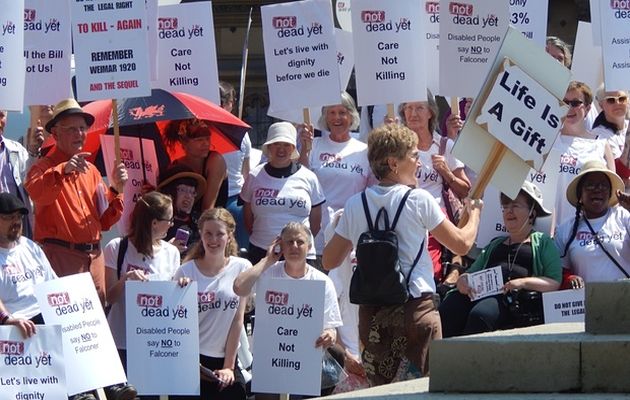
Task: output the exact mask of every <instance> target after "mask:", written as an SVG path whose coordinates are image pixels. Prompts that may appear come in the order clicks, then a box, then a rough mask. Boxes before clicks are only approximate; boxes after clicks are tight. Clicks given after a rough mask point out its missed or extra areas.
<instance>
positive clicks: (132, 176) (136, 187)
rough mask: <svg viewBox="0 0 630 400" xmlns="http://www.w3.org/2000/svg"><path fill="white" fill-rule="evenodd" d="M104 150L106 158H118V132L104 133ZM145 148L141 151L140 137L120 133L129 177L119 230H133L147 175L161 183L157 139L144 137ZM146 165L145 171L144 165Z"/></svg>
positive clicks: (150, 179) (123, 232)
mask: <svg viewBox="0 0 630 400" xmlns="http://www.w3.org/2000/svg"><path fill="white" fill-rule="evenodd" d="M100 140H101V150H102V151H103V159H104V160H114V159H115V152H114V136H111V135H101V136H100ZM142 150H143V151H142V152H140V138H136V137H129V136H121V137H120V160H121V161H122V162H123V163H124V164H125V168H127V175H128V177H129V179H127V182H126V183H125V187H124V189H123V193H125V196H124V197H123V203H124V205H123V214H122V216H121V217H120V220H119V221H118V222H117V228H118V232H120V234H121V235H126V234H127V233H128V232H129V225H130V223H131V212H132V211H133V209H134V208H135V207H136V202H137V201H138V197H139V196H141V195H142V185H144V176H146V179H147V183H149V184H151V185H153V186H154V187H157V179H158V176H159V174H160V171H159V166H158V161H157V155H156V153H155V143H154V142H153V140H151V139H142ZM142 156H144V167H143V166H142V158H143V157H142ZM143 168H144V175H143V173H142V169H143ZM106 170H107V180H108V182H111V181H112V177H111V173H112V171H111V165H108V164H107V163H106Z"/></svg>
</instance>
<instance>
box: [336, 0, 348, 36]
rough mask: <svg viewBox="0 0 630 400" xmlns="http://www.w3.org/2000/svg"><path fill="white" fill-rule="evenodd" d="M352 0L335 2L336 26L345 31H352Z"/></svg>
mask: <svg viewBox="0 0 630 400" xmlns="http://www.w3.org/2000/svg"><path fill="white" fill-rule="evenodd" d="M351 3H352V0H343V1H340V0H339V1H336V2H335V7H336V8H335V18H336V19H337V22H338V24H339V25H338V26H339V27H340V28H341V29H343V30H344V31H346V32H352V13H351V8H352V7H351Z"/></svg>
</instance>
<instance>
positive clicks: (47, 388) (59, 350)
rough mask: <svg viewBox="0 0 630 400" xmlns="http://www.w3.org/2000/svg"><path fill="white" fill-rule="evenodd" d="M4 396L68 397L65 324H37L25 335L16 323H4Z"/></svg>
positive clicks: (0, 345) (0, 385) (0, 383)
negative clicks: (62, 328) (64, 356)
mask: <svg viewBox="0 0 630 400" xmlns="http://www.w3.org/2000/svg"><path fill="white" fill-rule="evenodd" d="M0 357H1V360H2V364H0V365H2V367H0V369H1V370H2V371H3V373H2V376H0V393H2V396H1V397H2V398H3V399H23V400H27V399H37V400H40V399H41V400H45V399H66V398H67V394H66V373H65V360H64V358H63V346H62V344H61V327H60V326H58V325H55V326H43V325H40V326H38V327H37V334H35V335H34V336H32V337H31V338H29V339H24V337H23V336H22V333H21V332H20V330H19V329H18V328H16V327H14V326H0Z"/></svg>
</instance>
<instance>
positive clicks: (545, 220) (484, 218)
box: [475, 149, 560, 248]
mask: <svg viewBox="0 0 630 400" xmlns="http://www.w3.org/2000/svg"><path fill="white" fill-rule="evenodd" d="M559 158H560V153H559V152H558V151H557V150H555V149H552V150H551V152H550V153H549V158H548V160H549V162H547V163H546V164H545V166H544V167H543V170H542V171H541V172H538V171H536V170H535V169H530V171H529V173H528V174H527V178H526V180H527V181H529V182H532V183H533V184H535V185H536V186H537V187H538V189H540V191H541V193H542V196H543V205H544V206H545V208H546V209H547V210H549V211H552V212H553V209H554V205H555V201H556V193H557V191H558V186H557V183H558V166H557V164H554V163H553V162H551V160H554V161H555V160H558V159H559ZM500 193H501V192H500V191H499V190H497V189H496V188H495V187H493V186H489V187H488V188H486V191H485V193H484V196H483V209H482V210H481V219H480V221H479V231H478V233H477V240H476V241H475V243H476V245H477V247H479V248H483V247H485V246H487V245H488V243H490V241H491V240H492V239H494V238H496V237H497V236H507V233H506V232H507V229H506V228H505V224H504V223H503V222H504V221H503V213H502V212H501V201H500ZM551 228H552V217H551V216H549V217H540V216H538V217H537V218H536V223H535V224H534V229H535V230H536V231H538V232H544V233H546V234H548V235H550V234H551Z"/></svg>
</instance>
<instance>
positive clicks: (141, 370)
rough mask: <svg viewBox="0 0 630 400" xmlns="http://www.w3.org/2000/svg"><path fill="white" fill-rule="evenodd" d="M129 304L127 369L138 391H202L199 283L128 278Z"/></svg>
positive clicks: (178, 392) (180, 392)
mask: <svg viewBox="0 0 630 400" xmlns="http://www.w3.org/2000/svg"><path fill="white" fill-rule="evenodd" d="M125 305H126V310H125V316H126V318H127V322H126V326H127V371H129V381H130V382H133V384H134V385H135V386H136V388H137V389H138V393H139V394H143V395H164V394H169V395H173V394H177V395H199V389H200V384H199V319H198V314H197V282H191V283H190V284H189V285H187V286H186V287H183V288H182V287H180V286H179V284H178V283H177V282H173V281H171V282H139V281H127V283H126V284H125ZM175 376H177V379H173V377H175Z"/></svg>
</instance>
